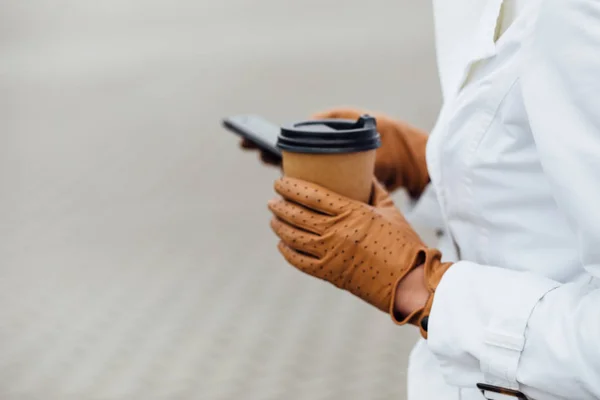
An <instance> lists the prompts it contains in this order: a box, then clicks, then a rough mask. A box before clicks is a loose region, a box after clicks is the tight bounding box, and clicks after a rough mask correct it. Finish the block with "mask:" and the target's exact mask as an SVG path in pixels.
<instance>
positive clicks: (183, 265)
mask: <svg viewBox="0 0 600 400" xmlns="http://www.w3.org/2000/svg"><path fill="white" fill-rule="evenodd" d="M430 14H431V10H430V4H429V2H426V1H408V0H372V1H369V2H366V1H358V0H345V1H342V0H336V1H334V0H302V1H300V0H296V1H294V2H285V1H276V0H211V1H208V0H171V1H168V0H145V1H141V0H102V1H94V0H53V1H43V0H30V1H3V2H0V398H1V399H3V400H17V399H19V400H21V399H27V400H38V399H39V400H54V399H57V400H58V399H60V400H62V399H68V400H71V399H73V400H75V399H77V400H87V399H94V400H95V399H98V400H99V399H102V400H104V399H106V400H108V399H110V400H113V399H123V400H125V399H127V400H134V399H144V400H152V399H202V400H204V399H206V400H224V399H313V400H316V399H403V398H404V396H405V395H404V393H405V379H406V376H405V370H406V363H407V355H408V352H409V350H410V348H411V346H412V344H413V343H414V341H415V339H416V332H413V330H411V329H409V328H399V327H396V326H394V325H393V324H392V323H391V322H390V321H389V317H387V316H386V315H384V314H383V313H380V312H378V311H376V310H374V309H372V308H371V307H369V306H367V305H365V304H362V303H361V302H360V301H357V300H356V299H354V298H352V297H351V296H350V295H347V294H344V293H341V292H340V291H338V290H334V289H333V288H332V287H331V286H330V285H327V284H325V283H322V282H318V281H317V280H314V279H310V278H308V277H306V276H304V275H301V274H300V273H299V272H297V271H296V270H294V269H293V268H290V267H288V266H286V265H285V264H284V262H283V260H282V259H281V258H280V256H279V255H278V253H277V252H276V248H275V244H276V240H275V238H274V236H273V234H272V233H271V232H270V229H269V226H268V220H269V215H268V213H267V211H266V202H267V200H268V199H269V198H270V197H271V196H272V195H273V192H272V189H271V186H272V182H273V180H274V179H275V178H276V176H277V174H278V172H277V171H275V170H272V169H268V168H265V167H263V166H261V165H260V164H259V163H258V162H257V160H256V155H254V154H244V153H242V152H241V151H239V150H238V148H237V140H236V138H235V137H233V135H231V134H229V133H227V132H225V131H223V130H222V129H221V128H220V119H221V118H222V117H223V116H226V115H230V114H235V113H242V112H255V113H259V114H263V115H265V116H266V117H269V118H271V119H273V120H274V121H275V122H286V121H290V120H295V119H299V118H304V117H305V116H307V115H309V114H310V113H311V112H313V111H316V110H319V109H322V108H324V107H331V106H335V105H340V104H344V105H345V104H351V105H359V106H366V107H369V108H371V109H375V110H380V111H386V112H388V113H391V114H393V115H396V116H398V117H401V118H405V119H407V120H409V121H411V122H413V123H414V124H416V125H418V126H421V127H423V128H426V129H429V128H431V126H432V125H433V122H434V119H435V116H436V113H437V111H438V109H439V104H440V95H439V89H438V83H437V76H436V70H435V63H434V50H433V37H432V36H433V33H432V21H431V15H430Z"/></svg>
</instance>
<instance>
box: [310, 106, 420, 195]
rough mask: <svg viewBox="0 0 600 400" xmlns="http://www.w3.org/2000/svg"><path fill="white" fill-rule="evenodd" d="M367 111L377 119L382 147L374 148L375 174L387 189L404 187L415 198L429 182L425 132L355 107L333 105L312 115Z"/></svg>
mask: <svg viewBox="0 0 600 400" xmlns="http://www.w3.org/2000/svg"><path fill="white" fill-rule="evenodd" d="M364 114H369V115H372V116H373V117H375V118H376V120H377V131H378V132H379V134H380V135H381V147H380V148H379V149H377V159H376V161H375V176H376V177H377V179H378V180H379V181H380V182H382V183H383V184H384V185H385V187H386V189H387V190H389V191H393V190H396V189H398V188H401V187H403V188H406V190H407V191H408V193H409V194H410V196H411V197H413V198H418V197H419V196H420V195H421V193H423V190H424V189H425V186H427V184H428V183H429V172H428V171H427V161H426V160H425V147H426V145H427V139H428V137H429V136H428V135H427V134H426V133H425V132H424V131H422V130H420V129H418V128H415V127H414V126H411V125H409V124H407V123H406V122H403V121H397V120H394V119H392V118H390V117H388V116H387V115H385V114H381V113H377V112H373V113H372V112H369V111H365V110H358V109H354V108H335V109H332V110H329V111H324V112H320V113H317V114H315V115H313V118H314V119H326V118H341V119H358V118H359V117H360V116H361V115H364Z"/></svg>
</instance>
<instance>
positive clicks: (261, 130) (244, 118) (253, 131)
mask: <svg viewBox="0 0 600 400" xmlns="http://www.w3.org/2000/svg"><path fill="white" fill-rule="evenodd" d="M223 126H224V127H225V128H226V129H227V130H229V131H231V132H233V133H235V134H237V135H240V136H241V137H243V138H246V139H248V140H250V141H251V142H252V143H255V144H256V145H257V146H258V147H259V148H260V149H261V150H264V151H267V152H269V153H270V154H272V155H273V156H276V157H279V158H281V151H280V150H279V149H278V148H277V137H278V136H279V126H278V125H276V124H274V123H272V122H269V121H267V120H266V119H264V118H262V117H260V116H258V115H235V116H232V117H227V118H225V119H223Z"/></svg>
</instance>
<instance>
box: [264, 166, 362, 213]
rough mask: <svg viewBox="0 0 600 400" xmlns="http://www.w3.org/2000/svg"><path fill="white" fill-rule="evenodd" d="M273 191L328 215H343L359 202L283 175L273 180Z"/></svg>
mask: <svg viewBox="0 0 600 400" xmlns="http://www.w3.org/2000/svg"><path fill="white" fill-rule="evenodd" d="M275 191H276V192H277V193H279V194H280V195H281V196H282V197H283V198H285V199H287V200H290V201H293V202H295V203H298V204H300V205H303V206H305V207H307V208H310V209H312V210H315V211H318V212H320V213H323V214H327V215H330V216H339V215H343V214H344V213H345V212H348V211H349V208H351V207H352V208H354V207H353V206H358V205H359V204H360V203H358V202H356V201H354V200H352V199H349V198H347V197H344V196H341V195H339V194H337V193H335V192H332V191H331V190H329V189H325V188H324V187H322V186H319V185H315V184H314V183H310V182H306V181H302V180H299V179H294V178H288V177H285V176H284V177H282V178H280V179H278V180H277V181H275Z"/></svg>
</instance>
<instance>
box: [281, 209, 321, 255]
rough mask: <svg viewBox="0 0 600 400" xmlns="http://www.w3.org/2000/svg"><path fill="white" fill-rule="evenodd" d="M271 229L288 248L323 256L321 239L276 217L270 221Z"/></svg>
mask: <svg viewBox="0 0 600 400" xmlns="http://www.w3.org/2000/svg"><path fill="white" fill-rule="evenodd" d="M271 229H273V232H275V234H276V235H277V236H278V237H279V238H280V239H281V241H282V242H283V243H285V244H286V245H287V246H288V247H290V248H292V249H294V250H296V251H300V252H302V253H305V254H308V255H312V256H314V257H316V258H321V257H322V256H323V255H324V254H325V251H324V250H325V242H324V241H323V240H322V239H321V237H319V236H317V235H315V234H313V233H310V232H306V231H304V230H302V229H298V228H297V227H295V226H292V225H289V224H287V223H286V222H284V221H282V220H281V219H279V218H277V217H273V218H272V219H271Z"/></svg>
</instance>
